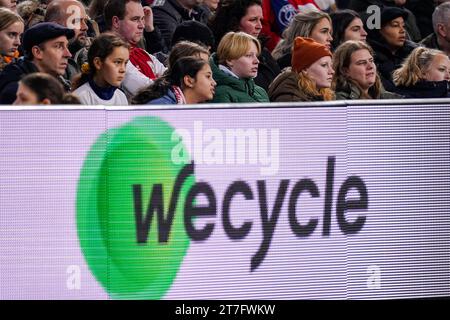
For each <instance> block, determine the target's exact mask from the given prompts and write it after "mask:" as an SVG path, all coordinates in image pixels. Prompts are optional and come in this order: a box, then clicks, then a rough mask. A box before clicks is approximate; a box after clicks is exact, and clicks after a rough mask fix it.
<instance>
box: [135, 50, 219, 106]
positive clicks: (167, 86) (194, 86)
mask: <svg viewBox="0 0 450 320" xmlns="http://www.w3.org/2000/svg"><path fill="white" fill-rule="evenodd" d="M215 87H216V82H215V81H214V79H213V77H212V71H211V67H210V66H209V63H208V61H205V60H203V59H201V58H196V57H182V58H180V59H178V60H177V61H176V62H175V63H174V64H173V65H171V66H170V68H169V69H167V70H166V72H165V73H164V75H163V76H161V77H159V78H158V79H156V80H155V81H154V82H153V83H152V84H151V85H150V86H149V87H147V88H145V89H143V90H141V91H140V92H138V94H137V95H136V96H135V97H134V98H133V100H132V103H133V104H196V103H202V102H205V101H208V100H211V99H212V98H213V97H214V89H215Z"/></svg>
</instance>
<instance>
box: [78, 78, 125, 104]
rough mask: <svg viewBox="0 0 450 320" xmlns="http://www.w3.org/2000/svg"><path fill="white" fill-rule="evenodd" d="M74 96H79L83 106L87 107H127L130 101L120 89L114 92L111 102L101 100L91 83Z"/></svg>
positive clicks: (80, 88)
mask: <svg viewBox="0 0 450 320" xmlns="http://www.w3.org/2000/svg"><path fill="white" fill-rule="evenodd" d="M73 94H75V95H76V96H78V98H79V99H80V101H81V103H82V104H86V105H105V106H127V105H128V100H127V97H126V96H125V93H123V92H122V91H121V90H120V89H116V91H114V95H113V97H112V98H111V99H109V100H103V99H101V98H100V97H99V96H98V95H97V94H96V93H95V91H94V90H92V88H91V86H90V85H89V82H86V83H85V84H83V85H82V86H81V87H79V88H78V89H76V90H75V91H74V92H73Z"/></svg>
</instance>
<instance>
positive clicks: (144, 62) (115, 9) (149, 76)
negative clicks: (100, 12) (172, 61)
mask: <svg viewBox="0 0 450 320" xmlns="http://www.w3.org/2000/svg"><path fill="white" fill-rule="evenodd" d="M105 19H106V25H107V27H108V29H109V30H111V31H113V32H115V33H117V34H118V35H120V36H121V37H122V38H123V39H124V40H125V41H126V42H127V43H128V44H129V46H130V63H128V64H127V72H126V76H125V80H124V81H123V83H122V88H123V89H124V91H125V93H126V94H127V96H129V97H132V96H134V95H135V94H136V93H137V92H138V91H139V90H140V89H142V88H145V87H147V86H149V85H150V84H151V83H152V82H153V80H155V79H156V78H158V77H160V76H161V75H162V74H163V73H164V71H165V70H166V67H165V66H164V65H163V64H162V63H161V62H160V61H159V60H158V59H157V58H156V57H155V56H153V55H151V54H149V53H148V52H146V51H145V50H144V49H141V48H139V47H138V46H137V45H138V43H139V41H141V39H142V36H143V34H144V30H145V29H147V30H152V31H153V21H152V19H153V18H152V12H151V9H150V8H146V10H145V11H144V8H143V7H142V4H141V2H140V0H125V1H123V0H109V1H108V3H107V4H106V6H105Z"/></svg>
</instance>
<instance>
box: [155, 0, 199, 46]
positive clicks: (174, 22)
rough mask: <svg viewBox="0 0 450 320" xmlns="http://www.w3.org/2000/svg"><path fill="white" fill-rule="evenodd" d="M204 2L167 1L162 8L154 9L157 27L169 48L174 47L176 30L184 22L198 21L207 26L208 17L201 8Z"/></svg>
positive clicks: (190, 0)
mask: <svg viewBox="0 0 450 320" xmlns="http://www.w3.org/2000/svg"><path fill="white" fill-rule="evenodd" d="M202 2H203V1H202V0H166V2H165V3H164V4H163V5H162V6H157V7H154V8H153V12H154V21H155V25H156V26H157V27H158V28H159V30H160V31H161V34H162V37H163V39H164V42H165V44H166V46H167V47H168V48H170V47H172V43H171V40H172V36H173V33H174V31H175V28H176V27H177V26H178V25H179V24H181V23H182V22H183V21H187V20H197V21H199V22H201V23H204V24H206V23H207V21H208V15H207V13H206V11H205V10H204V9H203V8H201V7H200V6H199V4H201V3H202Z"/></svg>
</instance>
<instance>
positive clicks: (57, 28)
mask: <svg viewBox="0 0 450 320" xmlns="http://www.w3.org/2000/svg"><path fill="white" fill-rule="evenodd" d="M74 35H75V33H74V31H73V30H72V29H68V28H65V27H63V26H61V25H59V24H56V23H53V22H42V23H38V24H36V25H34V26H33V27H31V28H30V29H28V30H27V31H25V33H24V35H23V41H22V44H23V49H24V53H25V56H24V57H22V58H20V59H19V60H18V61H17V62H16V63H12V64H9V65H8V66H6V67H5V69H4V70H3V72H2V73H0V104H12V103H13V102H14V100H15V99H16V92H17V87H18V81H19V80H20V79H21V78H22V77H23V76H25V75H27V74H30V73H34V72H43V73H48V74H50V75H52V76H54V77H56V78H57V79H59V80H60V81H61V82H62V84H63V85H64V87H65V88H66V90H67V91H69V90H70V83H69V82H68V81H67V80H65V79H64V78H63V77H62V75H63V74H64V73H65V71H66V68H67V64H68V59H69V58H70V57H71V56H72V55H71V53H70V51H69V49H68V44H69V40H70V39H72V38H73V36H74Z"/></svg>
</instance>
